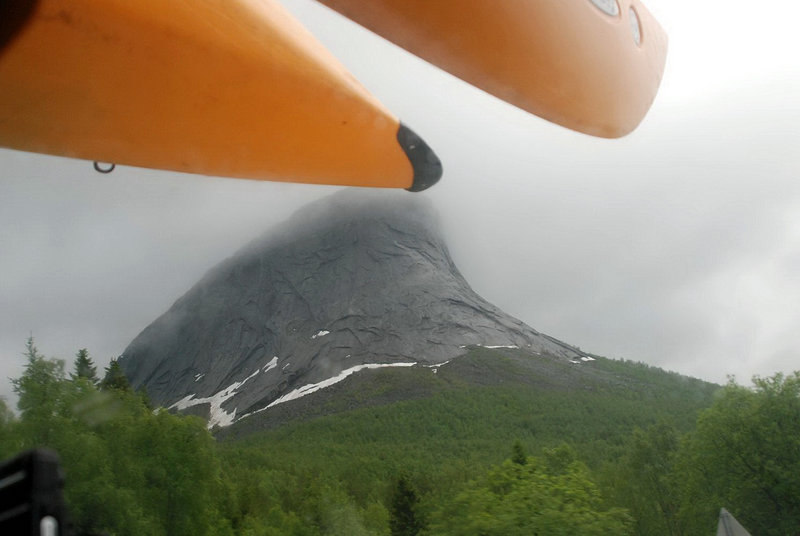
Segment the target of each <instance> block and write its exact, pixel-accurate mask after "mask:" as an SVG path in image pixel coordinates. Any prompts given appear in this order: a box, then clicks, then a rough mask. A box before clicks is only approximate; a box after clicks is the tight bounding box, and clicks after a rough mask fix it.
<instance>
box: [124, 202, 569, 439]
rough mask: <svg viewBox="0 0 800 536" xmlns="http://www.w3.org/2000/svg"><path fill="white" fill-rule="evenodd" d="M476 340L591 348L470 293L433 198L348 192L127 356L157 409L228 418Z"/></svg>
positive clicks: (224, 276) (206, 291)
mask: <svg viewBox="0 0 800 536" xmlns="http://www.w3.org/2000/svg"><path fill="white" fill-rule="evenodd" d="M471 345H482V346H514V347H521V348H527V349H530V350H531V351H532V352H534V353H539V354H547V355H550V356H561V357H563V358H565V359H573V358H575V357H576V356H577V355H578V354H577V353H576V352H575V351H574V350H573V349H572V348H571V347H569V346H567V345H565V344H563V343H560V342H558V341H556V340H554V339H552V338H550V337H547V336H545V335H542V334H540V333H538V332H537V331H536V330H534V329H533V328H531V327H529V326H527V325H525V324H524V323H522V322H521V321H519V320H517V319H515V318H512V317H511V316H509V315H507V314H505V313H503V312H502V311H501V310H499V309H498V308H497V307H495V306H493V305H492V304H490V303H488V302H487V301H486V300H484V299H483V298H481V297H480V296H479V295H478V294H476V293H475V292H474V291H473V290H472V289H471V288H470V286H469V284H468V283H467V282H466V281H465V280H464V278H463V277H462V275H461V274H460V273H459V271H458V269H457V268H456V266H455V264H454V263H453V260H452V259H451V258H450V254H449V252H448V250H447V246H446V244H445V242H444V240H443V238H442V235H441V233H440V230H439V224H438V218H437V216H436V213H435V211H434V210H433V208H432V206H431V204H430V202H428V201H427V200H426V199H425V198H421V197H420V196H413V195H409V194H406V193H402V192H364V191H358V190H346V191H343V192H341V193H339V194H336V195H334V196H331V197H330V198H328V199H325V200H322V201H319V202H316V203H313V204H311V205H308V206H307V207H305V208H304V209H302V210H301V211H299V212H298V213H297V214H295V215H294V216H293V217H292V218H290V219H289V220H288V221H287V222H286V223H285V224H284V225H282V226H280V227H279V228H277V229H274V230H271V231H270V232H268V233H267V234H265V235H264V236H262V237H261V238H259V239H257V240H255V241H253V242H252V243H250V244H249V245H247V246H245V247H244V248H242V249H241V250H240V251H239V252H238V253H236V254H235V255H233V256H232V257H231V258H229V259H227V260H225V261H223V262H222V263H221V264H219V265H218V266H216V267H215V268H213V269H212V270H210V271H209V273H208V274H206V276H205V277H203V279H202V280H201V281H199V282H198V283H197V284H195V285H194V287H192V288H191V289H190V290H189V291H188V292H187V293H186V294H185V295H184V296H182V297H181V298H180V299H179V300H178V301H176V302H175V304H174V305H173V306H172V307H171V308H170V309H169V310H168V311H167V312H166V313H164V314H163V315H162V316H161V317H159V318H158V319H157V320H155V321H154V322H153V323H152V324H150V325H149V326H148V327H147V328H146V329H145V330H144V331H142V333H141V334H140V335H139V336H137V337H136V339H134V341H133V342H131V344H130V345H129V346H128V348H127V349H126V350H125V352H124V354H123V357H122V358H121V359H120V364H121V365H122V367H123V370H124V371H125V373H126V374H127V375H128V377H129V379H130V380H131V383H132V385H133V386H134V387H136V388H140V387H144V388H146V389H147V392H148V394H149V395H150V397H151V399H152V400H153V401H154V402H155V403H157V404H160V405H164V406H171V407H174V408H177V409H184V410H189V409H190V408H191V410H194V411H198V412H199V413H201V414H203V415H205V416H207V417H208V418H209V422H210V425H211V426H214V425H221V426H226V425H228V424H231V423H232V422H234V421H235V420H238V419H240V418H242V417H243V416H245V415H248V414H252V413H254V412H260V411H265V410H268V409H269V408H270V407H271V406H274V405H276V404H280V403H284V402H287V401H289V400H291V399H293V398H298V397H300V396H304V395H306V394H309V393H311V392H314V391H315V390H318V389H322V388H324V387H326V386H327V385H331V384H333V383H335V382H337V381H339V380H341V379H343V378H344V377H346V376H348V375H350V374H353V373H356V372H358V371H360V370H364V369H370V368H377V367H391V366H433V365H438V364H441V363H443V362H446V361H448V360H450V359H452V358H455V357H457V356H459V355H462V354H463V353H464V352H465V348H466V347H467V346H471Z"/></svg>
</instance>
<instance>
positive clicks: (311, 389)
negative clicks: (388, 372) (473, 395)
mask: <svg viewBox="0 0 800 536" xmlns="http://www.w3.org/2000/svg"><path fill="white" fill-rule="evenodd" d="M414 365H416V363H368V364H366V365H357V366H355V367H351V368H349V369H345V370H343V371H341V372H340V373H339V374H337V375H336V376H333V377H331V378H328V379H327V380H323V381H321V382H319V383H309V384H308V385H304V386H302V387H298V388H297V389H295V390H294V391H291V392H289V393H286V394H285V395H283V396H282V397H280V398H277V399H275V400H273V401H272V402H271V403H270V404H269V405H268V406H266V407H263V408H261V409H257V410H255V411H253V412H250V413H246V414H245V415H242V416H241V417H240V418H244V417H248V416H250V415H254V414H256V413H260V412H262V411H264V410H266V409H269V408H271V407H273V406H277V405H278V404H282V403H284V402H288V401H290V400H296V399H298V398H301V397H304V396H306V395H310V394H311V393H315V392H317V391H319V390H320V389H324V388H326V387H330V386H331V385H334V384H336V383H339V382H340V381H342V380H344V379H345V378H347V377H348V376H350V375H351V374H355V373H356V372H358V371H360V370H365V369H376V368H383V367H413V366H414Z"/></svg>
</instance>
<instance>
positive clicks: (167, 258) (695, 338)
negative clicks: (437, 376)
mask: <svg viewBox="0 0 800 536" xmlns="http://www.w3.org/2000/svg"><path fill="white" fill-rule="evenodd" d="M573 1H579V0H573ZM587 1H588V0H587ZM284 3H285V5H286V6H287V7H288V8H289V9H290V10H291V11H293V12H294V13H295V14H296V15H297V16H298V17H299V18H300V19H301V20H302V21H303V22H304V23H305V24H307V26H308V27H309V28H310V29H311V31H312V32H314V33H315V34H316V35H317V37H319V38H320V39H321V40H322V41H323V42H324V43H325V44H326V45H327V46H329V47H330V48H331V50H332V51H333V52H334V53H335V54H336V55H337V56H338V57H339V58H340V59H341V60H342V61H343V63H344V64H345V65H346V66H348V68H350V69H351V70H352V71H353V72H354V74H355V75H356V76H357V77H358V78H359V79H360V80H361V81H362V83H364V85H365V86H367V88H368V89H370V91H372V92H373V93H374V94H375V95H376V96H377V97H378V98H379V99H380V100H382V101H383V102H384V104H386V105H387V107H388V108H389V109H391V110H392V111H394V112H395V113H396V114H397V115H398V116H399V117H400V118H401V119H402V120H403V121H404V122H406V123H407V124H409V125H410V126H411V127H412V128H414V130H416V131H417V132H418V133H420V134H421V135H422V136H423V137H424V138H425V139H426V141H427V142H428V143H429V144H430V145H431V146H432V147H433V148H434V149H435V150H436V152H437V153H438V154H439V156H440V157H441V158H442V160H443V162H444V166H445V175H444V177H443V179H442V181H441V182H440V183H439V184H438V185H437V186H435V187H434V188H433V189H432V190H430V191H428V192H425V193H424V194H408V195H426V196H429V197H430V198H431V199H432V200H433V202H434V204H435V205H436V206H437V207H438V208H439V210H440V211H441V213H442V216H443V218H442V219H443V222H444V225H445V232H446V234H447V236H448V238H449V243H450V247H451V251H452V253H453V256H454V258H455V261H456V263H457V264H458V265H459V267H460V268H461V270H462V272H463V273H464V275H465V276H466V278H467V280H468V281H470V282H471V284H472V286H473V287H474V288H475V289H476V290H477V291H478V292H479V293H481V294H482V295H483V296H484V297H485V298H487V299H488V300H490V301H492V302H493V303H495V304H496V305H498V306H499V307H501V308H502V309H504V310H506V311H507V312H509V313H511V314H513V315H515V316H517V317H519V318H520V319H522V320H524V321H525V322H527V323H528V324H530V325H531V326H533V327H534V328H536V329H539V330H541V331H544V332H545V333H548V334H551V335H553V336H556V337H559V338H561V339H563V340H565V341H568V342H570V343H572V344H575V345H578V346H580V347H582V348H583V349H584V350H587V351H591V352H596V353H600V354H604V355H608V356H611V357H623V358H627V359H635V360H641V361H644V362H647V363H650V364H654V365H658V366H662V367H664V368H667V369H671V370H676V371H679V372H681V373H685V374H689V375H693V376H698V377H702V378H705V379H709V380H713V381H718V382H722V381H725V377H726V375H728V374H735V375H736V376H737V378H738V379H739V380H740V381H743V382H746V381H747V380H749V377H750V376H751V375H753V374H760V375H768V374H772V373H773V372H775V371H778V370H783V371H791V370H795V369H800V358H798V352H797V347H798V346H800V307H798V304H800V156H799V154H800V151H798V148H800V60H798V57H797V51H798V50H800V32H798V31H797V29H796V25H797V24H798V20H800V8H798V7H797V6H796V3H795V2H793V1H791V0H777V1H775V2H771V3H770V4H769V5H768V7H767V6H762V5H760V4H754V3H752V2H745V1H743V0H742V1H736V0H731V1H724V2H723V1H721V0H711V1H708V2H694V1H689V0H648V1H647V2H646V4H647V6H648V7H649V8H650V10H651V11H653V12H654V14H655V15H656V17H657V18H658V19H659V20H660V21H661V22H662V24H663V25H664V26H665V28H666V30H667V31H668V33H669V36H670V53H669V57H668V63H667V71H666V74H665V79H664V82H663V85H662V89H661V92H660V94H659V96H658V98H657V100H656V103H655V105H654V107H653V109H652V110H651V113H650V114H649V115H648V117H647V118H646V119H645V121H644V123H643V124H642V125H641V126H640V128H639V129H638V130H637V131H635V132H634V133H633V134H631V135H630V136H628V137H626V138H624V139H622V140H614V141H610V140H601V139H595V138H591V137H589V136H585V135H582V134H577V133H574V132H571V131H568V130H566V129H563V128H561V127H557V126H555V125H552V124H550V123H547V122H546V121H544V120H541V119H539V118H536V117H534V116H530V115H528V114H525V113H524V112H522V111H520V110H517V109H515V108H513V107H511V106H509V105H507V104H504V103H502V102H500V101H497V100H496V99H494V98H492V97H490V96H488V95H486V94H483V93H482V92H480V91H479V90H476V89H474V88H472V87H470V86H468V85H467V84H464V83H463V82H460V81H458V80H456V79H454V78H453V77H451V76H449V75H447V74H445V73H443V72H441V71H438V70H437V69H435V68H433V67H430V66H428V65H427V64H425V63H423V62H421V61H419V60H417V59H415V58H413V57H412V56H410V55H409V54H407V53H405V52H403V51H401V50H399V49H397V48H396V47H394V46H392V45H390V44H388V43H385V42H383V41H382V40H380V39H379V38H377V37H375V36H373V35H371V34H370V33H369V32H367V31H365V30H363V29H361V28H359V27H357V26H356V25H354V24H352V23H350V22H349V21H346V20H344V19H342V18H341V17H339V16H338V15H336V14H334V13H332V12H330V11H329V10H328V9H326V8H324V7H322V6H320V5H318V4H315V3H314V2H312V1H311V0H291V1H289V0H285V2H284ZM335 190H336V188H332V187H320V186H306V185H295V184H279V183H261V182H250V181H238V180H230V179H219V178H209V177H199V176H189V175H180V174H173V173H165V172H157V171H149V170H141V169H135V168H122V167H120V168H118V169H117V170H116V171H115V172H114V173H112V174H111V175H108V176H104V175H99V174H97V173H95V172H94V171H93V170H92V166H91V163H90V162H83V161H75V160H68V159H62V158H55V157H47V156H40V155H31V154H27V153H21V152H15V151H9V150H0V378H7V377H9V376H17V375H19V373H20V371H21V366H22V365H23V364H24V358H23V356H22V351H23V350H24V344H25V339H26V338H27V337H28V335H29V334H31V333H32V334H33V335H34V337H35V339H36V342H37V345H38V347H39V349H40V350H41V351H42V352H43V353H44V354H46V355H48V356H53V357H60V358H65V359H68V360H70V361H71V359H72V357H73V356H74V354H75V352H76V351H77V350H78V349H80V348H83V347H86V348H88V349H89V351H90V353H91V355H92V356H93V357H94V359H95V360H96V361H97V362H98V363H99V364H101V365H102V366H105V365H107V363H108V360H109V359H110V358H111V357H113V356H116V355H118V354H119V353H121V352H122V350H123V349H124V348H125V346H126V345H127V343H128V342H130V340H132V339H133V337H135V336H136V335H137V334H138V332H139V331H140V330H141V329H143V328H144V327H145V326H146V325H147V324H148V323H150V322H151V321H152V320H154V319H155V318H156V317H157V316H158V315H160V314H161V313H162V312H164V311H165V310H166V309H167V308H168V307H169V306H170V305H171V304H172V303H173V302H174V301H175V300H176V299H177V298H178V297H180V295H181V294H183V293H184V292H185V291H186V290H188V288H189V287H190V286H191V285H192V284H193V283H194V282H195V281H196V280H197V279H199V278H200V277H201V276H202V274H203V273H204V272H205V271H206V270H207V269H209V268H210V267H211V266H213V265H214V264H216V263H217V262H218V261H220V260H222V258H224V257H225V256H227V255H229V254H231V253H233V252H234V251H235V250H236V249H238V248H239V247H240V246H241V245H243V244H244V243H246V242H248V241H249V240H250V239H252V238H253V237H254V236H256V235H258V234H261V233H262V232H263V231H264V230H265V229H267V228H269V227H270V226H272V225H275V224H276V223H278V222H280V221H282V220H283V219H284V218H286V217H287V216H288V215H290V214H291V213H292V212H294V211H295V210H296V209H297V208H299V207H301V206H302V205H304V204H305V203H307V202H309V201H311V200H314V199H317V198H320V197H323V196H326V195H329V194H330V193H332V192H333V191H335ZM9 393H10V387H9V385H8V383H7V382H6V381H2V382H0V395H8V394H9Z"/></svg>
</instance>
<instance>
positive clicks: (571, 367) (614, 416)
mask: <svg viewBox="0 0 800 536" xmlns="http://www.w3.org/2000/svg"><path fill="white" fill-rule="evenodd" d="M717 388H718V386H716V385H713V384H709V383H706V382H702V381H700V380H695V379H690V378H686V377H683V376H679V375H677V374H674V373H669V372H665V371H662V370H660V369H657V368H653V367H648V366H646V365H641V364H636V363H631V362H621V361H612V360H608V359H604V358H600V357H598V358H597V360H596V361H594V362H590V363H584V364H580V365H576V364H571V363H565V362H563V360H558V359H555V358H549V357H543V356H531V355H530V354H528V353H526V352H524V351H522V350H511V349H498V350H490V349H485V348H475V349H472V350H470V352H469V353H468V354H467V355H465V356H463V357H460V358H458V359H455V360H453V361H452V362H451V363H449V364H447V365H444V366H442V367H440V368H439V369H438V371H437V372H435V373H434V371H433V369H430V368H423V367H414V368H404V369H379V370H373V371H367V372H362V373H359V374H356V375H353V376H351V377H349V378H348V379H347V380H345V381H343V382H341V383H339V384H336V385H335V386H333V387H330V388H328V389H325V390H323V391H320V392H318V393H315V394H313V395H309V396H307V397H304V398H302V399H299V400H297V401H294V402H290V403H286V404H283V405H281V406H283V407H281V406H276V407H275V408H272V409H270V410H268V411H265V412H263V413H261V414H258V415H256V416H254V417H252V418H249V419H244V420H242V421H240V422H239V423H237V424H236V425H234V426H233V427H231V428H229V429H226V430H224V431H221V432H220V433H219V434H218V438H219V439H220V441H221V450H222V453H223V456H224V457H225V458H227V460H228V463H230V464H232V465H239V464H241V466H242V467H245V466H256V465H257V466H259V467H261V468H263V469H265V470H268V471H274V472H275V474H276V475H278V474H281V475H284V478H289V479H292V480H297V479H301V480H302V479H304V478H308V479H315V480H317V481H322V482H324V481H326V480H327V481H331V482H337V483H339V484H340V485H344V486H345V487H346V488H347V490H348V492H349V493H350V495H351V497H353V499H355V500H356V501H357V502H359V503H360V504H361V505H366V504H369V502H370V501H378V500H382V499H383V497H384V496H385V493H386V486H387V485H388V482H390V481H391V479H392V478H394V477H395V476H396V475H397V474H399V473H405V474H409V475H411V476H412V478H413V479H414V480H415V481H416V482H417V483H418V485H420V486H421V488H422V491H423V492H425V493H429V494H432V495H434V496H435V495H436V494H439V493H448V492H449V491H450V490H452V489H453V487H454V486H459V485H460V484H462V483H464V482H466V481H467V480H469V479H471V478H474V477H475V476H476V475H478V474H480V473H481V472H482V471H484V470H485V469H486V468H487V467H488V466H489V465H492V464H496V463H499V462H501V461H502V460H503V459H505V458H507V457H508V456H509V455H510V448H511V445H512V443H513V442H514V441H515V440H520V441H521V442H522V444H523V445H524V446H525V447H526V449H527V451H528V452H530V453H533V454H536V453H537V452H538V451H539V450H540V449H542V448H544V447H552V446H556V445H559V444H561V443H564V442H566V443H568V444H570V445H571V446H573V447H574V448H575V449H576V451H577V453H578V455H579V457H580V458H581V459H583V460H584V461H585V462H586V463H588V464H589V466H590V467H599V466H600V465H602V463H603V462H604V461H607V460H611V459H614V458H616V457H617V456H618V455H619V454H620V452H621V449H622V445H623V443H624V441H625V439H626V438H627V437H628V435H629V434H630V433H631V432H632V430H633V429H634V428H635V427H642V428H643V427H647V426H649V425H651V424H654V423H657V422H659V421H663V420H666V421H669V422H671V423H673V424H674V425H675V426H676V427H677V428H678V429H679V430H681V431H685V430H688V429H690V428H691V427H693V425H694V422H695V419H696V416H697V412H698V411H699V410H700V409H702V408H705V407H707V406H709V405H710V403H711V399H712V396H713V392H714V391H715V390H716V389H717ZM251 464H254V465H251ZM295 489H296V488H295Z"/></svg>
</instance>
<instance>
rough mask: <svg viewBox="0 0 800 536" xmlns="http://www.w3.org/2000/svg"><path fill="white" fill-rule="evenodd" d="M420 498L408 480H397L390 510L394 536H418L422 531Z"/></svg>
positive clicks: (404, 478) (390, 523)
mask: <svg viewBox="0 0 800 536" xmlns="http://www.w3.org/2000/svg"><path fill="white" fill-rule="evenodd" d="M418 503H419V497H418V496H417V492H416V491H415V490H414V487H413V486H412V485H411V483H410V482H409V481H408V478H406V477H405V476H401V477H400V478H398V479H397V482H396V483H395V486H394V491H393V492H392V503H391V505H390V508H389V515H390V518H389V529H390V530H391V534H392V536H416V535H417V534H419V532H420V530H422V522H421V521H420V519H419V514H418V512H417V505H418Z"/></svg>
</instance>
